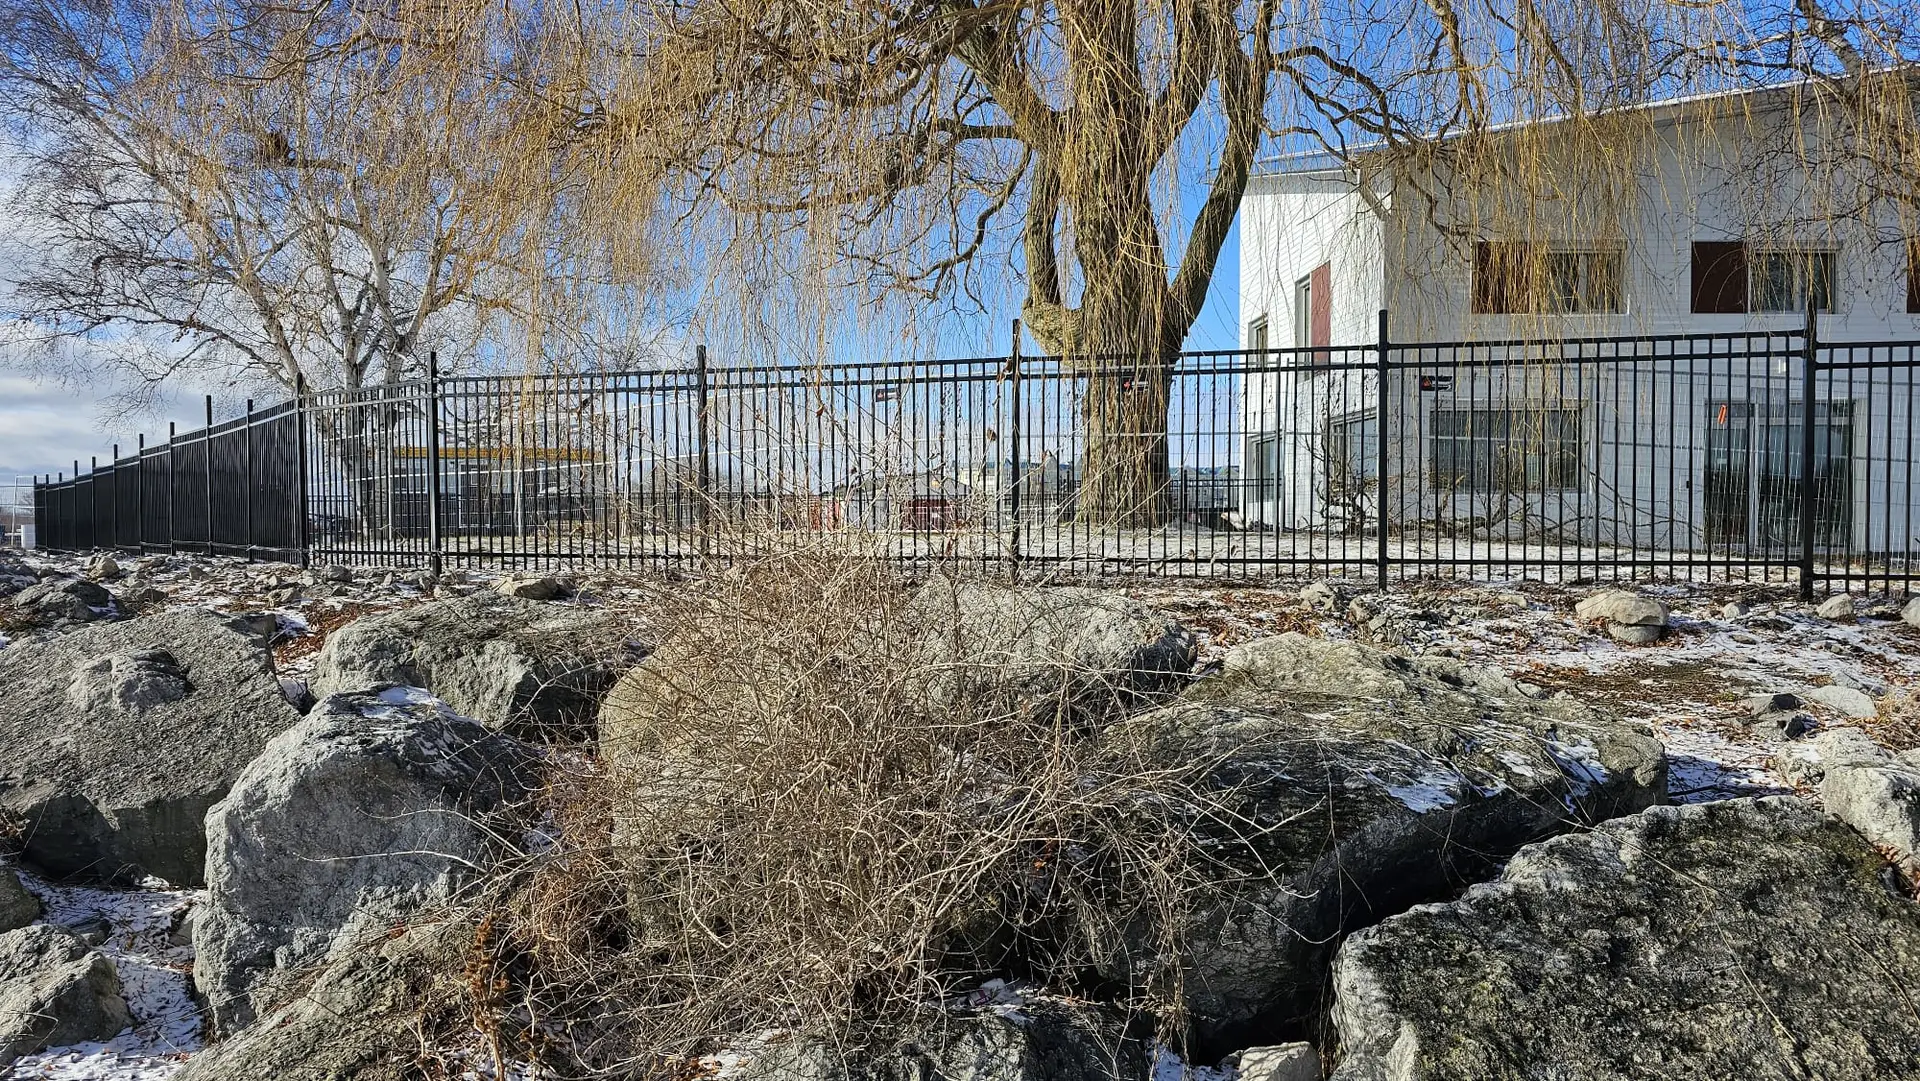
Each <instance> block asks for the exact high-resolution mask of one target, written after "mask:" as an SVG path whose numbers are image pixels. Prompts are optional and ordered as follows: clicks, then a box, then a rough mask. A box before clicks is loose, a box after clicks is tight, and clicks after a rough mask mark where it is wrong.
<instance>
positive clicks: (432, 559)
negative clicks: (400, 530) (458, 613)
mask: <svg viewBox="0 0 1920 1081" xmlns="http://www.w3.org/2000/svg"><path fill="white" fill-rule="evenodd" d="M440 548H441V538H440V354H439V353H438V352H428V353H427V572H428V573H429V574H432V575H433V576H434V578H436V579H437V578H439V577H440V573H441V570H442V567H443V562H444V561H443V557H442V554H441V550H440Z"/></svg>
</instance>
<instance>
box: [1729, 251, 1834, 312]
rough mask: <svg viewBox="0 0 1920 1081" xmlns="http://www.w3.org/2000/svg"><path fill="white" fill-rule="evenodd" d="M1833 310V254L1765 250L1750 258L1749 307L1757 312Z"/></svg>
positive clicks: (1748, 270)
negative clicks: (1810, 308) (1809, 308)
mask: <svg viewBox="0 0 1920 1081" xmlns="http://www.w3.org/2000/svg"><path fill="white" fill-rule="evenodd" d="M1810 306H1811V307H1812V308H1813V309H1814V310H1816V311H1822V312H1830V311H1832V310H1833V253H1832V252H1830V251H1761V252H1754V253H1752V254H1751V255H1750V256H1749V257H1748V259H1747V307H1748V310H1749V311H1755V312H1804V311H1806V310H1807V308H1808V307H1810Z"/></svg>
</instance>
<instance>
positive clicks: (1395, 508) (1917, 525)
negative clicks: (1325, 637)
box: [34, 313, 1920, 593]
mask: <svg viewBox="0 0 1920 1081" xmlns="http://www.w3.org/2000/svg"><path fill="white" fill-rule="evenodd" d="M1387 329H1388V324H1387V321H1386V318H1385V315H1384V313H1383V314H1382V319H1381V324H1380V334H1379V336H1378V338H1377V339H1376V340H1375V341H1373V342H1368V343H1364V344H1359V345H1350V346H1321V347H1311V348H1304V349H1275V350H1263V351H1257V352H1244V351H1216V352H1202V353H1186V354H1181V355H1180V356H1178V357H1177V358H1175V359H1172V360H1171V361H1168V360H1164V359H1157V358H1148V359H1137V358H1136V359H1129V358H1106V359H1104V360H1101V361H1098V362H1086V361H1070V360H1068V359H1065V358H1060V357H1045V356H1042V357H1023V356H1020V355H1018V354H1017V353H1016V354H1015V355H1013V356H1007V357H983V358H974V359H965V360H946V361H931V362H919V361H916V362H904V361H903V362H892V361H885V362H862V363H847V364H834V365H824V366H816V367H808V368H785V367H782V368H769V367H741V366H729V365H726V364H714V363H710V362H709V360H708V357H707V355H706V352H705V350H704V349H702V350H700V351H699V352H698V353H697V355H696V358H695V362H694V363H693V364H692V365H691V366H688V367H685V368H679V369H671V370H656V371H640V372H607V373H600V372H595V373H585V374H574V375H526V376H488V375H451V376H442V375H440V374H439V373H438V371H437V370H430V374H429V376H428V377H427V378H426V379H423V380H418V381H412V382H405V383H400V384H395V385H390V386H380V387H373V388H366V389H359V390H345V391H325V392H318V393H303V394H301V395H298V396H297V397H296V400H295V401H292V402H288V403H286V404H284V405H281V406H277V407H275V408H274V409H271V410H268V411H265V412H252V411H251V410H250V411H249V413H248V415H247V416H245V417H242V418H238V419H235V420H230V421H227V422H225V423H222V424H218V425H215V424H212V423H211V420H212V418H211V412H209V426H208V427H207V428H206V429H205V430H203V431H200V432H196V433H188V434H184V435H173V436H172V437H171V438H170V439H169V440H168V441H167V442H166V443H165V444H163V445H160V446H155V447H150V448H149V447H143V448H142V449H141V450H140V451H139V452H138V453H136V454H135V455H134V456H133V457H131V458H127V459H121V458H119V457H118V455H117V452H116V456H115V458H114V460H113V461H112V462H111V463H109V464H107V465H104V466H98V467H97V468H95V469H93V470H92V471H90V472H88V473H86V474H85V475H80V473H79V469H78V463H75V474H76V475H75V477H74V478H72V479H68V478H66V477H64V476H63V477H59V478H50V479H48V480H46V481H44V482H42V483H39V484H37V485H36V486H35V489H34V499H35V508H36V517H37V519H38V521H39V522H40V523H41V540H42V543H43V544H44V545H45V546H47V547H51V548H63V549H83V548H96V547H99V548H106V547H114V548H138V549H144V550H174V551H182V550H184V551H206V552H224V553H230V554H241V555H248V556H263V557H272V558H283V559H284V558H292V559H323V560H344V561H353V562H363V563H417V564H427V565H432V566H435V567H438V566H440V565H442V564H443V563H456V564H478V563H492V564H502V565H511V566H548V567H551V566H566V565H573V566H584V565H606V564H618V565H646V566H653V567H661V568H668V567H681V566H711V565H715V564H724V563H726V562H729V561H733V560H737V559H741V558H746V557H750V556H752V555H755V554H758V553H761V552H764V551H766V550H769V549H772V548H777V547H779V546H782V545H791V544H806V543H813V542H816V541H818V540H820V539H822V538H826V537H840V538H854V539H857V540H858V541H859V542H861V543H865V544H867V545H869V546H870V547H872V549H873V550H874V551H876V552H878V553H880V554H883V555H885V556H887V557H889V558H892V559H896V560H899V561H901V562H904V563H913V564H934V563H948V564H962V563H967V564H975V565H980V566H993V567H1009V568H1012V569H1015V570H1025V571H1026V572H1028V573H1032V574H1041V573H1047V572H1058V573H1061V574H1075V575H1109V574H1127V573H1146V574H1169V575H1210V576H1230V577H1259V576H1270V575H1293V574H1307V573H1315V574H1333V575H1339V576H1348V577H1352V576H1366V577H1370V578H1377V579H1378V580H1379V581H1380V582H1382V583H1383V584H1384V583H1385V582H1386V581H1388V580H1389V579H1391V578H1394V577H1400V576H1412V575H1432V574H1442V575H1465V576H1505V577H1515V576H1532V577H1544V578H1586V577H1618V578H1631V577H1646V576H1655V575H1661V576H1665V575H1671V576H1686V577H1693V578H1706V579H1733V580H1788V579H1797V580H1798V582H1799V583H1800V586H1801V588H1802V590H1803V591H1804V592H1808V593H1811V591H1812V590H1813V589H1814V586H1815V584H1816V583H1818V582H1822V581H1827V582H1830V583H1833V584H1835V585H1837V586H1842V587H1847V588H1851V587H1853V586H1855V585H1860V586H1866V587H1870V588H1881V589H1887V590H1895V589H1902V588H1906V587H1908V586H1910V585H1911V584H1912V582H1913V580H1914V577H1915V568H1916V552H1917V551H1920V543H1917V542H1916V535H1917V534H1920V512H1917V509H1916V506H1915V500H1914V479H1915V458H1916V456H1920V452H1917V451H1916V449H1915V443H1914V436H1915V434H1916V429H1915V425H1914V421H1915V411H1916V404H1917V403H1916V398H1917V397H1920V387H1916V379H1915V373H1916V370H1917V369H1920V356H1917V355H1916V354H1917V351H1920V342H1823V341H1820V340H1819V337H1818V334H1817V325H1816V323H1815V317H1813V316H1812V315H1809V317H1808V319H1807V322H1806V325H1805V326H1803V327H1800V328H1796V329H1792V330H1788V331H1777V332H1751V333H1736V334H1718V335H1689V334H1675V335H1642V336H1613V337H1590V338H1578V339H1564V340H1560V339H1540V340H1509V341H1480V342H1444V343H1435V342H1423V343H1400V342H1395V341H1392V340H1391V339H1390V338H1389V337H1388V335H1387ZM430 368H431V366H430Z"/></svg>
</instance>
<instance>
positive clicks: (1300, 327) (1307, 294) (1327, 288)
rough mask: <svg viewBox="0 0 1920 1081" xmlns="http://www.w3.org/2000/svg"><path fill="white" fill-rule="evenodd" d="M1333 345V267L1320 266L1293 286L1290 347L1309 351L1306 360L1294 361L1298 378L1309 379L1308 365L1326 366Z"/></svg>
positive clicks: (1327, 265)
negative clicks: (1296, 363)
mask: <svg viewBox="0 0 1920 1081" xmlns="http://www.w3.org/2000/svg"><path fill="white" fill-rule="evenodd" d="M1332 344H1333V264H1332V263H1321V264H1320V265H1319V266H1317V267H1314V268H1313V272H1312V273H1310V274H1308V275H1307V276H1306V277H1304V278H1301V279H1300V280H1299V281H1297V282H1294V283H1293V346H1294V348H1295V349H1312V350H1313V351H1314V352H1313V353H1312V354H1311V355H1310V356H1308V357H1300V358H1296V359H1297V360H1298V362H1299V363H1300V364H1301V370H1300V373H1299V374H1300V377H1301V378H1303V379H1304V378H1308V377H1310V376H1312V375H1313V373H1312V372H1311V371H1308V370H1307V367H1308V366H1309V365H1313V364H1325V363H1327V361H1328V359H1329V357H1330V353H1329V351H1328V349H1327V347H1328V346H1330V345H1332Z"/></svg>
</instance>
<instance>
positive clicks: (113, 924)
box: [7, 868, 206, 1081]
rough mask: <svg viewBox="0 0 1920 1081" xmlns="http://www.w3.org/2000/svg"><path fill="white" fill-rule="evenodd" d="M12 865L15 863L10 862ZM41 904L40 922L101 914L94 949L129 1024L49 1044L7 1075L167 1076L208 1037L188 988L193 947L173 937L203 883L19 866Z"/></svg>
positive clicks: (37, 1080) (105, 1080)
mask: <svg viewBox="0 0 1920 1081" xmlns="http://www.w3.org/2000/svg"><path fill="white" fill-rule="evenodd" d="M15 870H19V869H18V868H15ZM20 882H21V884H22V885H24V886H26V888H27V889H28V891H29V892H31V893H32V894H33V895H34V896H36V897H38V898H39V899H40V903H41V905H42V906H44V907H45V909H46V911H45V912H44V913H43V914H42V916H41V918H40V920H39V921H38V922H40V923H47V924H53V925H55V926H59V927H75V926H78V925H80V924H83V923H87V922H90V921H94V920H104V921H105V922H106V924H107V926H108V927H109V928H110V930H109V932H108V935H107V940H106V941H105V942H103V943H102V944H101V945H100V947H99V949H100V952H101V953H104V954H106V955H107V959H108V960H110V961H112V962H113V966H114V968H115V969H116V970H118V971H119V973H120V986H121V991H122V993H123V994H124V995H125V996H126V999H127V1008H128V1010H129V1011H130V1012H131V1013H132V1014H133V1027H132V1028H130V1029H127V1030H126V1031H124V1032H121V1033H120V1034H119V1035H117V1036H115V1037H114V1038H113V1039H111V1040H105V1041H99V1042H88V1043H79V1044H72V1045H69V1046H66V1047H50V1048H48V1049H47V1050H45V1051H41V1052H39V1053H38V1054H33V1055H27V1056H24V1057H22V1058H21V1059H19V1060H18V1061H17V1062H15V1063H14V1065H13V1072H12V1073H10V1074H8V1075H7V1076H8V1077H15V1078H22V1079H27V1078H31V1079H34V1081H43V1079H44V1081H165V1079H166V1078H169V1077H171V1076H173V1074H174V1072H175V1071H176V1070H178V1069H179V1068H180V1066H181V1064H182V1063H184V1062H185V1061H186V1059H187V1057H188V1056H189V1055H191V1054H192V1053H194V1052H195V1051H198V1050H200V1049H201V1048H202V1047H204V1046H205V1045H206V1037H205V1034H204V1030H203V1029H202V1027H201V1022H200V1010H199V1007H198V1006H196V1005H195V1004H194V1002H193V998H192V997H191V996H190V995H189V994H188V974H189V973H190V972H192V970H193V947H192V946H190V945H186V946H176V945H174V944H173V943H172V942H171V941H170V939H171V936H172V933H173V928H174V926H175V925H176V924H177V923H178V921H179V920H181V919H182V918H184V917H185V915H186V911H187V909H188V908H189V907H191V906H192V905H194V904H197V903H200V902H202V901H203V900H204V898H205V894H204V891H200V890H176V889H172V888H170V887H168V885H167V884H166V883H164V882H161V881H160V880H159V879H156V878H149V879H147V880H145V881H144V882H142V883H141V884H140V886H139V888H137V889H126V890H119V889H106V888H103V887H91V886H63V885H55V884H53V883H50V882H47V881H45V880H43V879H41V878H39V877H38V876H36V875H34V874H32V873H30V872H27V871H24V870H22V871H20Z"/></svg>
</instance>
